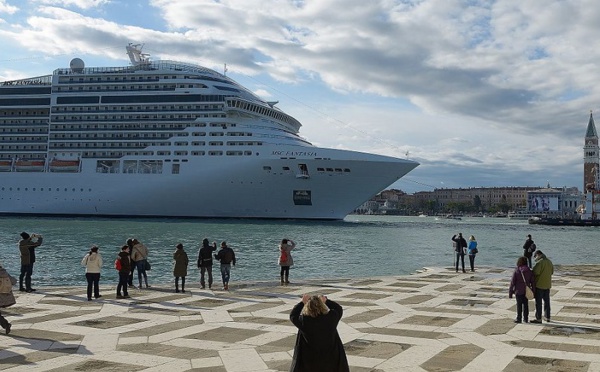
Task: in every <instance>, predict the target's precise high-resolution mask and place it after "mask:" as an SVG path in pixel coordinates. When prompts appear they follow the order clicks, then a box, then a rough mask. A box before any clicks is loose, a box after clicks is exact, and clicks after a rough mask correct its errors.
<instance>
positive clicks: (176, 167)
mask: <svg viewBox="0 0 600 372" xmlns="http://www.w3.org/2000/svg"><path fill="white" fill-rule="evenodd" d="M180 165H181V164H171V173H172V174H179V167H180Z"/></svg>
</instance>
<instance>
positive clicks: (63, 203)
mask: <svg viewBox="0 0 600 372" xmlns="http://www.w3.org/2000/svg"><path fill="white" fill-rule="evenodd" d="M126 49H127V54H128V55H129V58H130V62H131V63H130V64H128V65H127V66H124V67H86V66H85V64H84V62H83V61H82V60H81V59H79V58H74V59H73V60H71V63H70V66H69V68H59V69H56V70H54V72H53V73H52V74H51V75H45V76H39V77H34V78H27V79H19V80H13V81H4V82H0V214H3V215H52V216H106V217H198V218H273V219H321V220H338V219H343V218H344V217H345V216H346V215H347V214H348V213H350V212H352V211H353V210H354V209H355V208H356V207H357V206H359V205H360V204H361V203H363V202H364V201H366V200H368V199H369V198H370V197H372V196H373V195H375V194H377V193H378V192H380V191H381V190H383V189H385V188H386V187H388V186H389V185H391V184H392V183H394V182H395V181H397V180H398V179H400V178H401V177H402V176H404V175H405V174H406V173H408V172H410V171H411V170H412V169H414V168H415V167H416V166H417V165H418V163H417V162H414V161H411V160H407V159H400V158H395V157H388V156H381V155H375V154H368V153H361V152H355V151H346V150H337V149H329V148H320V147H316V146H313V145H312V144H311V143H310V142H308V141H307V140H306V139H304V138H303V137H301V136H300V134H299V130H300V127H301V124H300V122H298V120H296V119H294V118H293V117H292V116H290V115H288V114H286V113H285V112H283V111H282V110H280V109H279V108H278V107H277V106H276V104H277V102H268V101H265V100H263V99H261V98H259V97H258V96H257V95H255V94H254V93H252V92H251V91H249V90H248V89H246V88H244V87H243V86H241V85H240V84H238V83H237V82H235V81H234V80H232V79H231V78H229V77H227V76H226V75H225V74H221V73H218V72H216V71H214V70H212V69H208V68H205V67H202V66H199V65H195V64H189V63H182V62H175V61H167V60H157V61H153V60H151V59H150V58H149V55H148V54H146V53H143V52H142V48H141V46H140V45H139V44H130V45H128V46H127V47H126Z"/></svg>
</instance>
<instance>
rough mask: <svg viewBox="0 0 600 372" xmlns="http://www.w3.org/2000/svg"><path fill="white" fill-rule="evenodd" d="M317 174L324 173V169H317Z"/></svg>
mask: <svg viewBox="0 0 600 372" xmlns="http://www.w3.org/2000/svg"><path fill="white" fill-rule="evenodd" d="M317 172H325V168H317Z"/></svg>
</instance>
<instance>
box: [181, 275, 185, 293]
mask: <svg viewBox="0 0 600 372" xmlns="http://www.w3.org/2000/svg"><path fill="white" fill-rule="evenodd" d="M181 293H185V276H182V277H181Z"/></svg>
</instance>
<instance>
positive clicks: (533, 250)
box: [528, 243, 537, 253]
mask: <svg viewBox="0 0 600 372" xmlns="http://www.w3.org/2000/svg"><path fill="white" fill-rule="evenodd" d="M536 249H537V247H536V246H535V243H531V245H530V246H529V249H528V251H529V253H533V252H535V250H536Z"/></svg>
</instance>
